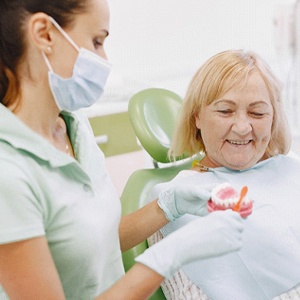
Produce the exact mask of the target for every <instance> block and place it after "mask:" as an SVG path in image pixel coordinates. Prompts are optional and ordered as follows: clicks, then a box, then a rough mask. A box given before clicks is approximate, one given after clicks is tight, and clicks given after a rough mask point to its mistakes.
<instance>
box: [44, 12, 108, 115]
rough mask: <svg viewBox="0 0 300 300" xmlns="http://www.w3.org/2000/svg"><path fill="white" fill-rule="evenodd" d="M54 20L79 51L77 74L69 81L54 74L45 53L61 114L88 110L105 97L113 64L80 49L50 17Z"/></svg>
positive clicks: (51, 84)
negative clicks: (105, 87) (62, 112)
mask: <svg viewBox="0 0 300 300" xmlns="http://www.w3.org/2000/svg"><path fill="white" fill-rule="evenodd" d="M50 21H51V22H52V24H53V25H54V26H55V27H56V28H57V29H58V30H59V31H60V32H61V33H62V35H63V36H64V37H65V38H66V39H67V40H68V41H69V42H70V44H71V45H72V46H73V47H74V48H75V49H76V50H77V51H78V52H79V54H78V57H77V59H76V61H75V64H74V68H73V75H72V77H70V78H67V79H64V78H62V77H60V76H59V75H58V74H55V73H54V72H53V69H52V67H51V65H50V62H49V60H48V58H47V56H46V55H45V53H44V52H42V55H43V57H44V59H45V62H46V64H47V66H48V68H49V73H48V78H49V84H50V88H51V91H52V94H53V97H54V100H55V102H56V104H57V106H58V108H59V110H60V111H62V110H68V111H74V110H77V109H80V108H84V107H88V106H90V105H92V104H94V103H95V102H96V101H97V100H99V98H100V96H101V95H102V94H103V91H104V86H105V83H106V81H107V78H108V75H109V73H110V69H111V65H110V63H109V62H108V61H106V60H104V59H103V58H101V57H100V56H98V55H97V54H95V53H93V52H91V51H89V50H87V49H84V48H79V47H78V46H77V45H76V44H75V42H74V41H73V40H72V39H71V38H70V37H69V35H68V34H67V33H66V32H65V31H64V30H63V29H62V28H61V27H60V25H59V24H58V23H57V22H56V21H55V20H54V19H53V18H52V17H50Z"/></svg>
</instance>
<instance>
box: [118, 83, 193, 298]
mask: <svg viewBox="0 0 300 300" xmlns="http://www.w3.org/2000/svg"><path fill="white" fill-rule="evenodd" d="M181 104H182V100H181V98H180V97H179V96H178V95H177V94H175V93H173V92H171V91H169V90H165V89H158V88H150V89H146V90H142V91H140V92H138V93H137V94H135V95H133V97H132V98H131V99H130V101H129V107H128V113H129V117H130V120H131V123H132V127H133V129H134V131H135V134H136V136H137V138H138V139H139V141H140V143H141V145H142V146H143V147H144V149H145V150H146V151H147V152H148V154H149V155H150V156H151V157H152V159H153V162H154V168H152V169H141V170H137V171H135V172H134V173H133V174H132V175H131V176H130V177H129V179H128V181H127V183H126V186H125V188H124V190H123V193H122V195H121V202H122V209H123V214H124V215H127V214H129V213H131V212H133V211H135V210H137V209H139V208H140V207H142V206H143V205H145V204H146V203H147V198H148V195H149V192H150V191H151V189H152V187H153V186H154V185H155V184H157V183H161V182H166V181H169V180H171V179H172V178H174V177H175V176H176V175H177V173H178V172H179V171H180V170H183V169H189V168H191V166H192V160H191V159H189V158H186V159H184V160H182V161H177V162H176V163H171V162H170V161H169V159H168V155H167V152H168V150H169V147H170V145H171V140H172V135H173V131H174V127H175V124H176V121H177V115H178V112H179V110H180V107H181ZM159 163H162V164H163V167H158V164H159ZM147 248H148V244H147V241H143V242H142V243H140V244H139V245H137V246H135V247H134V248H132V249H130V250H128V251H126V252H124V253H123V263H124V267H125V271H127V270H128V269H130V268H131V267H132V266H133V265H134V263H135V261H134V259H135V257H136V256H138V255H139V254H141V253H143V252H144V251H145V250H146V249H147ZM150 299H151V300H161V299H166V298H165V296H164V295H163V292H162V290H161V289H158V290H157V291H156V292H155V293H154V294H153V295H152V296H151V297H150Z"/></svg>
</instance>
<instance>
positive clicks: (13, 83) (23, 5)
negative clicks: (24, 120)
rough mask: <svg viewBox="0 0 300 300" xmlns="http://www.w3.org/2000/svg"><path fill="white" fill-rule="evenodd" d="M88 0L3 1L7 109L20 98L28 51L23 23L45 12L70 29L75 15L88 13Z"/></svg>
mask: <svg viewBox="0 0 300 300" xmlns="http://www.w3.org/2000/svg"><path fill="white" fill-rule="evenodd" d="M88 2H89V0H63V1H62V0H47V1H41V0H1V1H0V102H1V103H3V104H4V105H6V106H8V105H10V104H12V103H14V101H17V99H18V98H19V96H20V82H19V78H18V76H17V69H18V65H19V63H20V62H21V60H22V58H23V56H24V54H25V51H26V47H25V45H26V41H25V38H24V36H25V34H24V23H25V21H26V19H27V18H28V16H30V15H32V14H34V13H37V12H44V13H46V14H48V15H49V16H51V17H53V18H54V19H55V20H56V21H57V22H58V23H59V24H60V26H62V27H67V26H70V25H71V23H72V21H73V17H74V15H75V14H79V13H83V12H85V11H86V10H87V5H88Z"/></svg>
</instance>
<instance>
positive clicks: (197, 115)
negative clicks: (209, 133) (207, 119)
mask: <svg viewBox="0 0 300 300" xmlns="http://www.w3.org/2000/svg"><path fill="white" fill-rule="evenodd" d="M199 115H200V114H199V113H196V114H195V115H194V118H195V123H196V127H197V128H198V129H200V130H201V121H200V118H199Z"/></svg>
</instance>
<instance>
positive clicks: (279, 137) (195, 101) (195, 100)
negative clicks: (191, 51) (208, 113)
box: [169, 50, 291, 159]
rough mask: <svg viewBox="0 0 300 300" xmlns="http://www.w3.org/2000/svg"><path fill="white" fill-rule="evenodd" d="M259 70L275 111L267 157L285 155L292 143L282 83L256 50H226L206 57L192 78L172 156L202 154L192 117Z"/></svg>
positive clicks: (175, 136) (173, 143) (200, 142)
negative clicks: (283, 103) (208, 57)
mask: <svg viewBox="0 0 300 300" xmlns="http://www.w3.org/2000/svg"><path fill="white" fill-rule="evenodd" d="M253 71H257V72H259V74H260V75H261V77H262V79H263V80H264V82H265V84H266V87H267V89H268V91H269V95H270V100H271V103H272V107H273V110H274V116H273V123H272V129H271V139H270V142H269V144H268V147H267V149H266V154H267V155H268V156H274V155H277V154H286V153H287V152H288V151H289V148H290V144H291V137H290V130H289V127H288V124H287V119H286V116H285V113H284V110H283V107H282V99H281V93H282V84H281V82H280V81H279V80H278V79H277V78H276V76H275V75H274V74H273V72H272V71H271V69H270V68H269V66H268V65H267V63H266V62H265V61H264V60H263V59H262V58H261V57H259V56H258V55H257V54H256V53H254V52H250V51H244V50H228V51H224V52H221V53H218V54H216V55H215V56H213V57H211V58H210V59H209V60H207V61H206V62H205V63H204V64H203V65H202V66H201V67H200V69H199V70H198V71H197V73H196V74H195V75H194V77H193V78H192V80H191V82H190V84H189V86H188V90H187V93H186V96H185V98H184V101H183V105H182V108H181V112H180V114H179V120H178V123H177V127H176V129H175V132H174V136H173V140H172V144H171V147H170V150H169V156H170V158H171V159H176V157H180V156H182V155H189V156H191V155H194V154H198V153H199V152H200V153H205V145H204V143H203V140H202V137H201V132H200V131H199V129H198V128H197V127H196V121H195V117H196V116H198V115H199V114H200V112H201V110H202V108H203V107H205V106H207V105H209V104H210V103H212V102H213V101H214V100H216V99H217V98H218V97H220V96H221V95H222V94H224V93H226V92H227V91H229V90H230V89H231V88H232V87H233V86H234V85H235V84H237V83H238V82H240V81H241V80H244V82H246V81H247V79H248V77H249V74H250V73H251V72H253Z"/></svg>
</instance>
